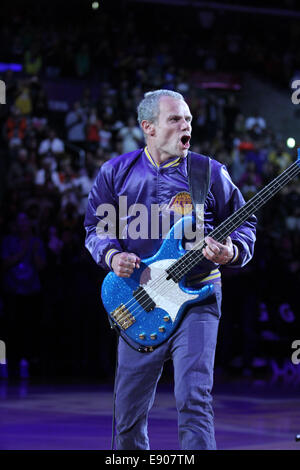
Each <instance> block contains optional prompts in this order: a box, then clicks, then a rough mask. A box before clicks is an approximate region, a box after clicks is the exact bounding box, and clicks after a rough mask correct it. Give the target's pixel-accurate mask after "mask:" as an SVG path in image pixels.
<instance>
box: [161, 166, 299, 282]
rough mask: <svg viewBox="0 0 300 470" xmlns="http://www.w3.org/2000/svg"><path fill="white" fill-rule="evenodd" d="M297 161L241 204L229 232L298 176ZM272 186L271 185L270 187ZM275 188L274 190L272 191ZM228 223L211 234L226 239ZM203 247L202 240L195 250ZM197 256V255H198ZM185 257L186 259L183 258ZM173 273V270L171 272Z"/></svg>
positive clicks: (179, 261)
mask: <svg viewBox="0 0 300 470" xmlns="http://www.w3.org/2000/svg"><path fill="white" fill-rule="evenodd" d="M295 163H296V165H297V166H296V168H295V167H294V164H292V165H290V167H289V168H287V169H286V170H285V172H283V173H281V175H279V176H278V177H277V178H275V179H274V180H273V181H272V182H271V183H270V184H269V185H267V186H266V187H265V188H264V189H263V190H262V191H260V192H259V193H257V194H256V195H255V196H253V198H252V199H250V200H249V201H248V202H249V204H247V207H246V205H244V206H241V208H240V209H238V211H236V213H235V214H234V217H232V219H231V221H230V225H231V226H232V227H233V228H232V227H231V228H230V231H231V232H230V231H228V230H227V232H229V233H232V231H234V230H235V229H236V228H237V226H235V224H236V222H237V221H238V222H239V217H241V218H244V212H249V216H250V215H251V212H252V210H257V209H258V208H259V206H258V207H255V205H256V203H257V202H258V204H260V206H261V205H262V204H264V203H265V202H267V201H268V200H269V199H270V197H272V196H273V195H274V194H276V192H278V191H279V190H280V189H281V188H282V187H283V186H284V185H285V184H286V183H287V182H288V181H289V180H290V179H292V178H293V177H294V176H296V174H297V173H298V171H300V166H298V163H297V162H295ZM295 170H296V171H295ZM279 177H281V181H279V180H278V178H279ZM283 180H284V181H283ZM274 183H279V184H280V186H279V187H278V186H277V187H275V188H274V186H275V185H274ZM270 186H271V187H270ZM272 190H273V191H272ZM268 191H270V193H269V194H268V195H267V198H265V197H264V199H263V200H261V198H262V197H263V196H265V194H263V193H268ZM250 206H254V209H253V208H251V210H250ZM227 225H228V221H227V220H225V221H223V222H222V223H221V224H220V225H219V226H218V227H217V228H215V229H214V230H213V231H212V232H211V233H210V235H212V234H213V235H214V238H216V239H217V238H219V239H224V237H225V234H226V232H225V234H223V233H222V231H223V229H224V227H225V226H227ZM199 246H200V247H201V242H200V243H198V244H197V245H196V246H195V247H194V248H193V251H195V250H197V247H199ZM196 256H197V255H196ZM184 257H185V259H183V258H184ZM188 258H189V253H186V255H183V256H182V257H181V258H180V259H179V260H177V261H176V262H175V263H174V264H175V265H176V264H177V266H174V265H173V266H171V267H170V268H169V273H170V272H171V271H176V270H178V267H180V264H181V263H182V261H183V262H186V261H189V260H188ZM188 268H190V265H189V266H188ZM171 274H172V272H171Z"/></svg>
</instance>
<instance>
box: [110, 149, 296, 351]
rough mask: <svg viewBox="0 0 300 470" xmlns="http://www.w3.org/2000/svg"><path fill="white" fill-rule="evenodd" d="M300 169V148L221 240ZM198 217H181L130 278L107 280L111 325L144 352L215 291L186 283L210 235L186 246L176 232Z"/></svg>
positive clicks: (230, 221) (221, 231)
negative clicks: (193, 307) (292, 161)
mask: <svg viewBox="0 0 300 470" xmlns="http://www.w3.org/2000/svg"><path fill="white" fill-rule="evenodd" d="M299 172H300V149H298V159H297V161H296V162H294V163H293V164H291V165H290V166H289V167H288V168H287V169H286V170H285V171H284V172H283V173H281V174H280V175H279V176H278V177H277V178H275V179H274V180H273V181H271V183H269V184H268V185H267V186H266V187H265V188H263V189H262V190H260V191H259V192H258V193H257V194H255V195H254V196H253V197H252V198H251V199H250V200H249V201H248V202H247V203H246V204H245V205H244V206H242V207H240V208H239V209H238V210H237V211H236V212H235V213H234V214H232V215H231V216H230V217H228V218H227V219H226V220H224V221H223V222H222V223H221V224H220V225H219V226H218V227H217V228H215V229H214V230H213V231H212V232H210V234H209V235H210V236H211V237H212V238H214V239H215V240H217V241H219V242H222V241H223V240H225V239H226V237H227V236H229V235H230V234H231V233H232V232H233V231H234V230H236V229H237V228H238V227H239V226H240V225H242V224H243V223H244V222H245V221H246V220H247V219H248V218H249V217H250V216H251V215H252V214H254V213H255V212H256V211H257V210H258V209H260V208H261V207H262V206H263V205H264V204H265V203H266V202H267V201H268V200H269V199H271V198H272V197H273V196H274V195H275V194H276V193H277V192H278V191H280V189H282V188H283V187H284V186H285V185H286V184H287V183H289V181H290V180H291V179H292V178H294V177H295V176H296V175H298V173H299ZM192 220H193V219H192V217H190V216H189V217H183V218H182V219H181V220H179V221H178V222H177V223H176V224H175V225H174V226H173V227H172V229H171V230H170V232H169V235H168V236H167V237H166V238H165V239H164V241H163V242H162V245H161V247H160V249H159V251H158V252H157V253H156V254H155V255H154V256H152V257H151V258H147V259H144V260H142V262H141V265H140V268H139V269H135V270H134V272H133V274H132V275H131V277H130V278H121V277H118V276H117V275H116V274H115V273H114V272H110V273H109V274H107V276H106V277H105V279H104V281H103V283H102V302H103V305H104V307H105V309H106V310H107V313H108V316H109V320H110V323H111V325H112V326H113V327H115V328H116V329H117V331H118V332H119V333H120V334H121V336H122V337H123V338H124V339H125V340H129V342H130V343H132V342H133V343H134V344H135V345H136V346H137V349H138V350H139V351H141V352H149V351H152V350H153V349H154V348H156V347H157V346H159V345H160V344H162V343H163V342H164V341H166V340H167V339H168V338H169V337H170V336H171V335H172V334H173V333H174V331H175V330H176V328H177V327H178V325H179V323H180V321H181V319H182V317H183V315H184V312H185V309H186V306H187V305H188V304H192V303H196V302H199V301H201V300H204V299H205V298H207V297H208V296H210V295H212V293H213V285H212V284H208V285H205V286H204V287H202V288H201V289H198V290H196V289H192V288H188V287H186V286H185V282H184V281H185V276H186V275H187V274H188V273H189V272H190V271H191V270H192V269H193V268H194V267H195V266H196V265H197V264H199V263H200V262H201V261H202V260H203V259H204V255H203V254H202V249H203V248H204V247H205V242H204V240H202V241H201V242H199V243H198V244H197V245H196V246H195V247H194V248H193V250H188V251H186V250H184V248H183V246H182V241H181V240H179V239H178V238H176V236H175V234H177V233H178V231H177V230H178V227H177V225H178V224H181V225H182V224H187V225H185V227H187V226H188V225H190V224H192ZM181 229H182V227H181ZM181 233H183V231H182V232H181ZM185 233H187V232H185Z"/></svg>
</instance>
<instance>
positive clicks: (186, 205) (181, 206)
mask: <svg viewBox="0 0 300 470" xmlns="http://www.w3.org/2000/svg"><path fill="white" fill-rule="evenodd" d="M168 209H169V210H170V211H174V212H177V214H180V215H186V214H190V213H191V212H192V210H193V204H192V198H191V195H190V194H189V193H188V192H186V191H182V192H180V193H177V194H176V195H175V196H173V197H172V199H171V201H170V202H169V204H168Z"/></svg>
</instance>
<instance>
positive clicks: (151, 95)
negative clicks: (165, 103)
mask: <svg viewBox="0 0 300 470" xmlns="http://www.w3.org/2000/svg"><path fill="white" fill-rule="evenodd" d="M162 96H171V98H174V99H176V100H182V101H184V97H183V96H182V95H181V94H180V93H177V91H172V90H155V91H148V92H147V93H145V94H144V98H143V99H142V101H141V102H140V104H139V105H138V108H137V114H138V118H137V120H138V122H139V124H140V125H141V122H142V121H144V120H145V121H149V122H155V121H156V119H157V118H158V114H159V100H160V98H161V97H162Z"/></svg>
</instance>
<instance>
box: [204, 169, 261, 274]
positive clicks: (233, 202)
mask: <svg viewBox="0 0 300 470" xmlns="http://www.w3.org/2000/svg"><path fill="white" fill-rule="evenodd" d="M211 190H212V191H213V193H214V196H215V214H216V217H217V219H218V220H217V223H218V224H219V223H221V222H223V220H225V219H227V217H229V216H230V215H231V214H233V213H234V212H236V211H237V210H238V209H239V208H240V207H241V206H243V205H244V204H245V200H244V198H243V195H242V193H241V191H240V190H239V189H238V188H237V186H236V185H235V184H234V183H233V181H232V180H231V178H230V176H229V173H228V171H227V169H226V167H225V166H224V165H218V166H217V167H215V168H214V178H213V180H212V187H211ZM256 222H257V219H256V217H255V215H252V216H250V217H249V218H248V219H247V221H246V222H244V223H243V224H242V225H241V226H240V227H238V228H237V229H236V230H234V231H233V232H232V233H231V234H230V237H231V239H232V242H233V245H234V257H233V260H232V261H231V262H230V263H228V266H230V267H242V266H244V265H245V264H247V263H248V262H249V261H250V260H251V258H252V256H253V253H254V244H255V240H256Z"/></svg>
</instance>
